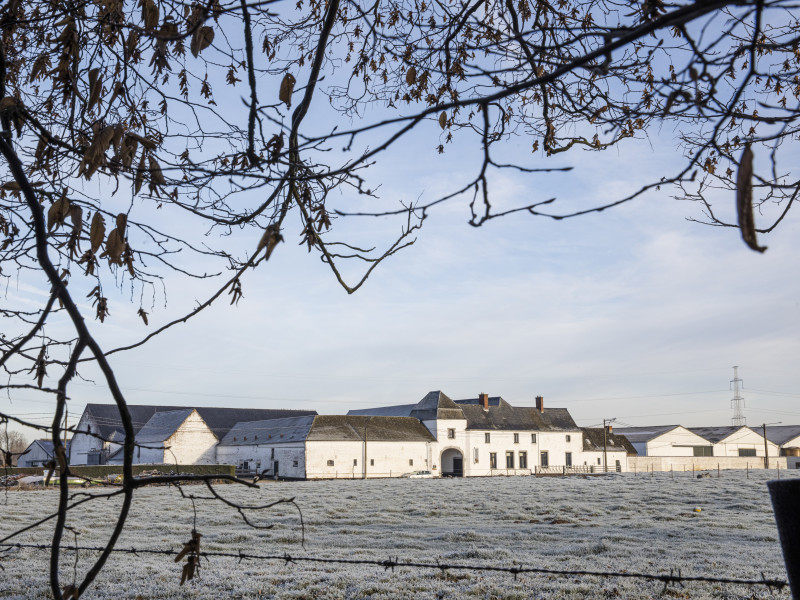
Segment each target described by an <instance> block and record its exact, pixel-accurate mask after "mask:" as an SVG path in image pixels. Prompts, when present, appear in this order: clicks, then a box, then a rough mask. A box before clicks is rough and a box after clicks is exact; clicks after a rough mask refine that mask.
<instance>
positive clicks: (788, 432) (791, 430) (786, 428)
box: [757, 425, 800, 446]
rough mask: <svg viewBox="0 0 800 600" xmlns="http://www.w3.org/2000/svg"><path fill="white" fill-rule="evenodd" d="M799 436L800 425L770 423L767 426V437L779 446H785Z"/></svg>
mask: <svg viewBox="0 0 800 600" xmlns="http://www.w3.org/2000/svg"><path fill="white" fill-rule="evenodd" d="M757 431H760V430H757ZM798 436H800V425H770V426H768V427H767V439H768V440H769V441H770V442H772V443H773V444H778V445H779V446H783V445H784V444H785V443H787V442H790V441H791V440H793V439H794V438H796V437H798Z"/></svg>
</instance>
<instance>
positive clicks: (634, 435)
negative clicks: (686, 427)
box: [614, 425, 680, 444]
mask: <svg viewBox="0 0 800 600" xmlns="http://www.w3.org/2000/svg"><path fill="white" fill-rule="evenodd" d="M678 427H680V425H654V426H648V427H615V428H614V432H615V433H620V434H622V435H624V436H625V437H626V438H628V441H630V442H631V443H632V444H637V443H641V442H649V441H650V440H652V439H655V438H657V437H658V436H660V435H664V434H665V433H667V432H669V431H672V430H673V429H677V428H678Z"/></svg>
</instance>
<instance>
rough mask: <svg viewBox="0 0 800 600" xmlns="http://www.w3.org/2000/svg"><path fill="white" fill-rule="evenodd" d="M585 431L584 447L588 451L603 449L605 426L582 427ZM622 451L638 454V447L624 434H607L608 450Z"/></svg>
mask: <svg viewBox="0 0 800 600" xmlns="http://www.w3.org/2000/svg"><path fill="white" fill-rule="evenodd" d="M581 431H582V432H583V449H584V450H587V451H600V452H602V451H603V428H602V427H581ZM612 450H613V451H615V452H620V451H624V452H627V453H628V454H638V452H636V448H634V447H633V445H632V444H631V443H630V441H628V438H626V437H625V436H624V435H620V434H619V433H610V434H607V435H606V451H607V452H608V451H612Z"/></svg>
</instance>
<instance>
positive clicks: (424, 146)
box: [0, 112, 800, 438]
mask: <svg viewBox="0 0 800 600" xmlns="http://www.w3.org/2000/svg"><path fill="white" fill-rule="evenodd" d="M309 118H310V119H311V122H312V123H314V124H315V125H317V126H318V127H319V128H320V130H321V129H324V128H325V127H327V126H328V125H327V124H326V122H325V114H324V112H321V113H317V114H312V115H311V116H310V117H309ZM439 136H440V131H439V129H438V125H436V124H435V122H432V123H431V127H429V128H427V129H426V128H421V129H420V131H419V132H418V133H416V134H415V135H414V136H413V137H411V138H409V139H406V140H404V141H402V142H401V143H400V144H398V145H397V146H396V147H395V148H394V149H393V150H392V152H391V153H389V154H388V155H387V156H385V157H381V158H382V161H381V162H380V163H379V164H378V165H376V166H375V167H373V168H371V169H370V170H369V172H368V174H369V176H370V181H373V182H379V183H380V186H381V187H380V194H381V196H382V197H383V198H385V199H386V200H387V201H388V202H390V203H393V202H395V201H396V200H403V201H406V202H409V201H414V200H416V199H422V200H430V199H433V198H435V197H437V196H438V195H441V194H444V193H446V192H448V191H450V190H452V189H453V188H454V187H457V185H458V184H459V183H463V182H465V181H467V180H468V179H469V178H470V177H471V176H472V175H473V174H474V172H475V166H476V162H475V161H476V158H477V153H476V148H475V147H474V146H472V145H467V144H465V143H463V139H462V138H460V137H458V136H456V139H455V140H454V142H453V143H452V144H448V145H447V148H446V152H445V154H443V155H440V154H438V152H436V146H437V145H438V143H439ZM675 140H676V134H675V133H674V132H670V131H659V132H653V137H652V138H650V139H646V140H640V141H639V142H637V143H636V144H633V145H632V146H630V147H628V146H626V147H624V148H622V149H619V150H617V149H612V150H609V151H606V152H604V153H595V152H577V153H573V154H572V155H571V156H569V157H568V158H566V157H565V158H563V159H562V158H558V159H553V160H551V161H550V162H547V161H543V160H542V156H541V154H539V155H538V156H531V158H530V161H531V165H532V166H573V167H576V168H575V169H574V170H573V171H570V172H568V173H561V174H534V175H520V174H514V173H511V172H494V173H492V174H491V178H492V179H491V190H492V201H493V202H494V203H495V204H496V206H497V207H509V206H514V205H519V204H526V203H529V202H532V201H534V200H542V199H547V198H549V197H553V196H558V197H559V204H558V205H557V206H558V207H561V208H559V210H564V211H569V210H571V209H574V208H579V207H585V206H588V205H593V204H600V203H603V202H606V201H609V200H613V199H615V198H617V197H619V196H620V195H624V194H625V193H627V192H629V191H631V190H633V189H636V188H637V187H638V185H639V184H641V183H642V182H644V181H648V180H652V179H653V178H657V177H660V176H661V175H664V174H667V173H669V172H670V170H671V169H674V168H676V167H677V166H678V165H679V164H680V161H679V159H680V154H679V152H676V141H675ZM503 154H505V156H510V157H523V160H528V159H527V158H524V157H527V156H529V155H530V144H529V140H527V139H525V138H524V137H519V138H512V139H511V140H510V141H508V142H507V143H505V144H504V146H503ZM758 158H759V157H758V156H757V160H758ZM673 194H674V190H667V189H665V190H662V191H661V192H660V193H655V192H654V193H652V194H650V195H646V196H644V197H642V198H640V199H638V200H636V201H634V202H631V203H629V204H626V205H623V206H621V207H618V208H616V209H613V210H608V211H604V212H602V213H595V214H589V215H586V216H583V217H579V218H575V219H567V220H561V221H554V220H551V219H546V218H541V217H531V216H526V215H514V216H510V217H506V218H502V219H497V220H493V221H490V222H488V223H486V224H485V225H483V226H482V227H480V228H474V227H471V226H470V225H468V223H467V221H468V219H469V210H468V207H467V205H466V202H465V201H463V200H462V201H456V202H452V203H448V204H444V205H441V206H439V207H437V208H435V209H434V210H433V211H431V214H430V216H429V218H428V219H427V220H426V221H425V224H424V227H423V228H422V230H421V231H420V232H419V234H418V235H417V240H416V242H415V243H414V245H413V246H411V247H409V248H406V249H404V250H403V251H401V252H400V253H398V254H397V255H396V256H393V257H392V258H390V259H389V260H388V261H386V262H385V263H383V264H382V265H381V266H379V267H378V269H377V270H376V271H375V272H374V273H373V275H372V276H371V277H370V278H369V280H368V281H367V283H366V284H365V285H364V286H363V287H362V288H361V289H360V290H358V291H357V292H356V293H355V294H353V295H348V294H346V293H345V291H344V290H343V289H342V288H341V287H340V286H339V285H338V284H337V283H336V281H335V279H334V277H333V275H332V274H331V272H330V270H329V269H328V268H327V267H326V266H325V265H324V264H322V263H321V262H320V261H319V259H318V258H317V257H316V256H315V255H313V254H308V253H307V252H306V250H305V248H304V247H302V246H299V245H298V244H297V242H298V241H299V229H300V228H299V226H298V224H297V222H289V223H288V225H287V228H286V230H285V231H284V235H285V237H286V238H287V242H286V243H284V244H281V245H279V246H278V248H277V249H276V250H275V252H274V253H273V255H272V258H271V259H270V260H269V262H268V263H266V264H262V265H261V266H259V267H258V268H257V269H256V270H255V271H253V272H251V273H249V274H248V275H247V276H246V277H245V279H244V280H243V288H244V297H243V298H242V299H241V300H240V302H239V303H238V304H237V305H235V306H231V305H229V303H228V302H229V301H228V300H227V297H225V296H224V297H223V298H222V299H221V300H220V301H219V302H217V303H215V304H214V305H213V306H212V307H211V308H210V309H208V310H206V311H204V312H202V313H200V315H199V316H198V317H196V318H194V319H192V320H191V321H190V322H188V323H186V324H184V325H180V326H177V327H174V328H172V329H170V330H168V331H166V332H165V333H163V334H161V335H160V336H158V337H157V338H155V339H154V340H152V341H151V342H149V343H148V344H146V345H145V346H143V347H140V348H137V349H134V350H131V351H129V352H126V353H124V354H117V355H114V356H113V358H112V365H113V366H114V368H115V371H116V373H117V376H118V379H119V382H120V385H121V387H122V389H123V391H124V392H125V393H126V397H127V400H128V402H130V403H133V404H164V405H187V406H192V405H195V406H200V405H203V406H237V407H253V408H256V407H258V408H287V409H289V408H291V409H298V408H301V409H313V410H317V411H318V412H320V413H322V414H343V413H346V412H347V411H348V410H350V409H358V408H369V407H373V406H380V405H388V404H409V403H413V402H417V401H418V400H420V399H421V398H422V397H423V396H425V394H426V393H427V392H429V391H431V390H442V391H443V392H444V393H445V394H447V395H448V396H450V397H451V398H453V399H461V398H471V397H476V396H477V395H478V394H479V393H484V392H485V393H488V394H490V395H492V396H502V397H503V398H504V399H505V400H507V401H508V402H509V403H511V404H512V405H517V406H525V405H528V406H530V405H533V404H534V398H535V397H536V396H538V395H541V396H543V397H544V399H545V400H544V401H545V406H558V407H566V408H568V409H569V410H570V412H571V414H572V416H573V418H574V419H575V420H576V422H577V423H578V424H579V425H581V426H590V425H597V424H600V423H602V421H603V420H604V419H616V423H617V424H619V425H651V424H654V425H655V424H682V425H685V426H709V425H728V424H730V423H731V418H732V416H733V415H732V410H731V399H732V398H733V391H732V386H731V380H732V379H733V377H734V371H733V367H734V366H735V365H736V366H738V374H739V377H740V378H741V379H742V383H743V388H742V396H743V397H744V399H745V409H744V414H745V416H746V418H747V423H748V425H751V426H755V425H760V424H761V423H777V422H781V423H783V424H800V368H798V361H800V278H798V277H797V276H796V272H797V267H796V257H797V256H798V255H800V213H798V211H797V210H795V211H794V212H793V213H790V214H789V215H788V216H787V218H786V219H785V220H784V222H783V223H782V224H781V225H780V226H779V227H778V228H777V229H776V231H775V232H773V233H772V234H770V235H769V236H764V237H762V238H761V242H762V243H764V244H766V245H767V246H768V247H769V249H768V250H767V251H766V252H765V253H764V254H757V253H755V252H753V251H751V250H749V249H748V248H747V247H746V246H745V244H744V243H743V241H742V240H741V237H740V235H739V233H738V231H737V230H736V229H732V228H717V227H709V226H704V225H700V224H697V223H694V222H691V221H689V220H688V218H700V217H701V216H702V214H701V212H700V210H699V207H698V206H697V205H695V204H693V203H689V202H685V201H678V200H675V199H673V198H672V197H671V196H672V195H673ZM716 200H717V201H718V202H719V205H718V206H719V211H720V214H721V215H723V216H724V217H726V218H730V219H732V218H733V216H732V215H733V210H734V207H735V199H734V197H733V195H732V194H730V197H729V198H728V197H726V195H725V194H718V195H717V197H716ZM341 202H342V205H344V206H351V207H352V206H353V205H354V204H358V205H363V200H362V199H357V198H356V199H354V198H349V197H342V199H341ZM726 207H727V208H726ZM159 215H161V213H159ZM159 219H164V220H169V221H172V222H171V223H170V224H171V225H176V224H178V223H179V222H178V220H177V219H178V217H177V216H176V215H174V214H170V213H169V212H167V211H166V210H165V211H164V216H159ZM757 220H759V223H761V224H764V223H767V222H768V221H769V219H768V217H767V216H764V217H761V216H758V215H757ZM177 226H179V227H180V225H179V224H178V225H177ZM335 227H336V228H337V230H338V231H341V232H344V233H346V234H347V235H349V236H352V237H353V238H354V239H356V240H359V241H360V240H364V243H371V242H375V243H377V244H378V245H379V246H381V245H383V246H385V245H386V243H387V242H389V241H391V239H392V236H395V235H396V234H397V233H398V231H399V228H400V222H399V221H397V220H392V219H388V218H373V217H362V218H354V219H348V220H346V221H339V222H336V223H335ZM203 233H205V230H203V232H202V233H200V234H197V236H196V237H197V239H201V240H202V239H203V235H202V234H203ZM192 235H194V234H192ZM259 237H260V234H259V233H257V232H245V233H241V234H239V233H237V234H236V239H232V240H230V243H231V244H234V245H236V246H237V247H238V248H251V249H252V248H254V247H255V245H256V244H257V242H258V238H259ZM187 260H188V261H189V262H188V264H189V266H190V267H192V268H195V269H199V270H205V269H206V266H205V265H204V264H203V263H202V260H201V259H199V258H192V259H187ZM209 269H210V267H209ZM212 270H213V269H212ZM348 272H349V274H350V275H351V276H352V275H353V274H354V271H348ZM793 274H794V275H793ZM73 281H74V282H75V283H74V285H75V286H76V287H75V289H76V292H75V296H76V297H77V298H78V299H81V300H83V294H80V293H78V291H77V290H79V289H80V287H78V286H79V285H80V284H79V283H78V281H77V278H74V279H73ZM351 281H352V277H351ZM72 285H73V283H71V286H72ZM71 289H72V287H71ZM209 289H211V288H210V287H209V285H208V282H203V281H196V280H187V279H180V278H171V279H170V280H168V281H167V282H166V292H165V294H166V296H164V295H162V294H161V293H160V292H159V293H157V294H156V298H155V300H154V301H152V302H151V301H149V300H147V299H146V300H145V308H146V310H148V311H149V312H150V326H149V327H148V326H145V325H144V324H143V323H142V322H141V320H140V319H139V318H138V317H137V316H136V310H137V309H138V307H139V299H138V296H136V294H135V293H132V292H131V290H130V288H128V287H126V285H124V284H123V285H122V286H121V287H120V289H119V290H117V291H116V292H113V290H112V295H111V298H110V300H111V307H110V311H111V315H110V317H109V318H108V319H107V320H106V322H105V323H103V324H101V323H99V322H97V321H93V320H91V315H93V309H92V308H91V306H90V304H88V303H86V302H85V301H84V304H83V305H82V306H83V308H84V309H85V311H86V314H87V315H88V321H89V324H90V327H91V328H92V330H93V331H94V332H95V334H96V335H97V337H98V339H99V341H100V343H101V345H102V346H103V347H104V348H112V347H115V346H117V345H119V344H124V343H130V342H131V341H135V340H137V339H139V338H141V337H142V336H143V335H144V334H146V333H147V332H148V331H149V330H152V329H153V328H154V327H156V326H158V325H159V324H160V323H163V322H166V321H168V320H169V319H171V318H174V317H176V316H178V315H180V314H183V313H185V312H186V311H188V310H191V308H192V307H193V306H194V305H196V303H197V302H201V301H202V300H204V299H205V297H206V296H207V295H208V293H209ZM45 290H46V287H45V286H44V285H43V282H42V281H41V280H39V279H37V274H29V273H28V274H23V276H22V277H19V278H16V279H14V280H13V281H10V282H9V283H8V285H7V286H6V288H5V289H4V290H3V295H2V296H0V301H8V302H9V303H12V302H16V301H23V302H32V303H35V302H36V301H41V298H42V297H43V294H44V293H45ZM165 298H166V302H165ZM53 327H54V328H57V327H58V325H57V324H54V325H53ZM80 373H81V376H82V379H81V380H78V381H76V382H74V383H73V384H72V387H71V392H70V403H69V410H70V414H71V415H74V418H75V419H77V416H78V414H79V413H80V412H81V411H82V410H83V407H84V406H85V404H86V403H88V402H111V398H110V396H109V395H108V394H107V392H106V390H105V389H104V388H103V387H102V386H101V385H99V384H98V383H96V382H98V381H99V379H98V377H97V373H96V372H94V371H93V370H92V368H91V367H82V368H81V371H80ZM54 374H55V373H54V372H51V375H54ZM52 406H53V401H52V400H50V399H48V398H46V397H42V395H40V394H37V393H35V392H32V391H19V392H14V393H13V394H10V395H9V394H7V393H6V394H4V395H3V396H2V397H0V411H3V412H9V413H11V414H16V415H18V416H20V417H23V418H29V419H31V420H33V421H35V422H40V423H45V422H47V421H48V420H49V419H48V415H49V414H50V412H49V411H50V409H51V408H52ZM26 434H27V435H28V437H29V438H31V437H33V434H31V433H30V432H26Z"/></svg>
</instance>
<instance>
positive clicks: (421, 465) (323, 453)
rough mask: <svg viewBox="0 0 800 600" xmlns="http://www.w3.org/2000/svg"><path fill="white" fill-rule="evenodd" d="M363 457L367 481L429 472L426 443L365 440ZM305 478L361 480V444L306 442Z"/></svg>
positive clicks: (427, 444) (429, 462)
mask: <svg viewBox="0 0 800 600" xmlns="http://www.w3.org/2000/svg"><path fill="white" fill-rule="evenodd" d="M462 422H463V421H462ZM431 444H432V443H431ZM366 455H367V458H366V476H367V477H368V478H373V477H376V478H377V477H399V476H401V475H403V474H405V473H411V472H413V471H432V465H431V457H430V454H429V442H424V441H420V442H408V441H397V442H385V441H383V442H378V441H375V442H370V441H369V440H367V447H366ZM328 461H333V464H332V465H329V464H328ZM409 461H411V463H412V464H410V463H409ZM434 473H436V472H434ZM306 477H307V478H308V479H361V478H362V477H364V443H363V442H360V441H349V442H330V441H310V442H306Z"/></svg>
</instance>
